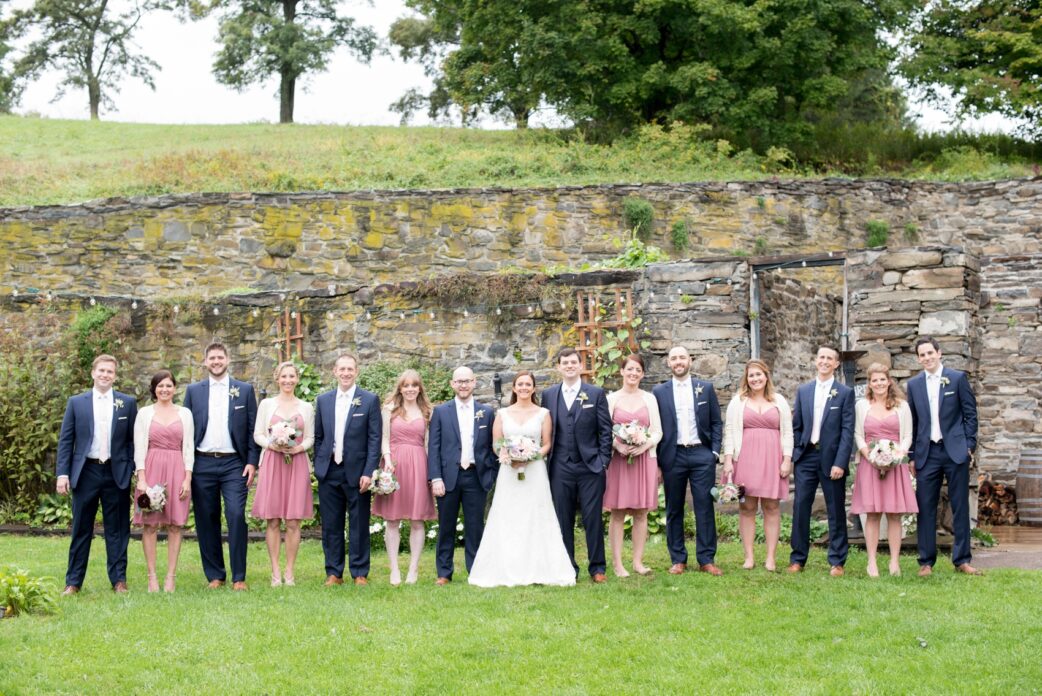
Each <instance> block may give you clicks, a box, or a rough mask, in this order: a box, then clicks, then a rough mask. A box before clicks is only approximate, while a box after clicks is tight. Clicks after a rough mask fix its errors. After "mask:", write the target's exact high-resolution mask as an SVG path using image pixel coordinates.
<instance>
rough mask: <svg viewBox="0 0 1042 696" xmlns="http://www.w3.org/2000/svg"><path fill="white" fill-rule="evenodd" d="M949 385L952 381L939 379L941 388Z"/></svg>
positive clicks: (944, 378) (943, 378)
mask: <svg viewBox="0 0 1042 696" xmlns="http://www.w3.org/2000/svg"><path fill="white" fill-rule="evenodd" d="M951 383H952V381H951V380H950V379H948V378H947V377H941V386H942V387H947V386H948V385H949V384H951Z"/></svg>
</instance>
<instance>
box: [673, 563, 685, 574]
mask: <svg viewBox="0 0 1042 696" xmlns="http://www.w3.org/2000/svg"><path fill="white" fill-rule="evenodd" d="M685 570H687V563H674V564H673V565H671V566H670V567H669V574H670V575H683V574H684V571H685Z"/></svg>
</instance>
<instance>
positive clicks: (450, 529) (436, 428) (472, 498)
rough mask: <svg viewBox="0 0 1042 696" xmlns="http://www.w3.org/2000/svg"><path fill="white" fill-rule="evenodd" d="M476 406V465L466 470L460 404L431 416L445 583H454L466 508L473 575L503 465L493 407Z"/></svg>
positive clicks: (431, 473)
mask: <svg viewBox="0 0 1042 696" xmlns="http://www.w3.org/2000/svg"><path fill="white" fill-rule="evenodd" d="M471 403H473V404H474V439H473V445H474V466H472V467H470V468H469V469H467V470H466V471H464V470H463V469H462V468H461V467H460V459H461V458H462V454H463V444H462V441H461V439H460V428H459V418H457V416H456V400H455V399H453V400H452V401H449V402H446V403H444V404H441V405H440V406H438V407H436V408H435V409H434V412H433V413H431V428H430V433H429V435H428V437H427V479H428V480H429V481H433V480H435V479H441V480H442V482H443V483H444V484H445V495H443V496H441V497H440V498H438V549H437V554H436V557H435V558H436V565H437V569H438V577H439V578H449V579H450V580H451V579H452V572H453V569H454V564H453V550H454V549H455V546H456V520H457V519H458V518H459V512H460V507H462V508H463V552H464V554H463V558H464V561H465V563H466V565H467V572H468V573H469V572H470V568H471V566H473V565H474V556H476V555H477V553H478V546H479V545H480V544H481V537H482V536H483V535H484V533H485V503H486V500H487V498H488V492H489V491H490V490H492V484H493V483H494V482H495V480H496V472H497V471H498V470H499V462H498V460H497V459H496V456H495V454H494V453H493V451H492V421H493V419H494V418H495V412H494V411H493V410H492V407H491V406H485V405H483V404H479V403H477V402H476V401H472V402H471Z"/></svg>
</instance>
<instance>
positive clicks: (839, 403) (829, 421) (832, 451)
mask: <svg viewBox="0 0 1042 696" xmlns="http://www.w3.org/2000/svg"><path fill="white" fill-rule="evenodd" d="M816 388H817V380H814V381H812V382H807V383H805V384H801V385H800V386H799V388H798V389H797V390H796V403H795V405H794V406H793V413H792V439H793V448H792V463H793V466H795V465H796V464H798V463H799V461H800V459H802V458H803V454H804V453H805V452H806V451H807V450H809V449H810V448H811V444H810V436H811V434H812V433H813V430H814V390H815V389H816ZM832 391H834V392H836V395H835V396H831V395H830V396H829V397H828V398H827V399H826V400H825V410H824V411H823V412H822V414H821V432H820V434H819V435H820V436H819V438H818V445H819V446H820V447H821V472H822V474H823V475H824V476H828V475H829V472H830V471H831V470H832V467H834V466H838V467H839V468H840V469H842V470H843V471H844V472H849V471H850V451H851V450H852V449H853V448H854V390H853V389H851V388H850V387H848V386H846V385H845V384H840V383H839V380H836V379H833V380H832Z"/></svg>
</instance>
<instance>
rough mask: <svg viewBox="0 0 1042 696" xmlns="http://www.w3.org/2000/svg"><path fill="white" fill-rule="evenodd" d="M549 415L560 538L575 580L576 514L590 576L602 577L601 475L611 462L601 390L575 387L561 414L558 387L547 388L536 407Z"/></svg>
mask: <svg viewBox="0 0 1042 696" xmlns="http://www.w3.org/2000/svg"><path fill="white" fill-rule="evenodd" d="M540 403H541V404H542V405H543V406H544V407H545V408H546V409H547V410H549V411H550V418H551V420H552V422H553V424H554V436H553V444H552V446H551V448H550V457H549V459H548V460H547V461H548V463H549V475H550V494H551V495H552V496H553V500H554V510H555V511H556V512H557V522H558V524H560V525H561V537H562V538H563V539H564V547H565V548H566V549H567V550H568V556H569V557H570V558H571V559H572V567H573V568H575V573H576V575H578V574H579V565H578V564H577V563H576V562H575V512H576V508H578V509H579V511H580V513H581V514H582V521H583V528H584V529H585V530H586V551H587V558H588V560H589V564H588V569H589V573H590V575H591V576H592V575H597V574H599V573H604V571H605V569H606V567H607V566H606V563H605V560H604V518H603V517H602V516H601V511H602V504H603V502H604V486H605V483H606V481H607V475H606V474H605V472H606V471H607V469H608V464H609V463H610V462H611V440H612V432H611V415H610V414H609V413H608V398H607V396H605V394H604V390H603V389H601V388H600V387H595V386H593V385H592V384H587V383H586V382H580V383H579V392H578V394H577V395H576V397H575V400H574V401H573V402H572V408H571V409H570V410H569V409H567V408H565V402H564V394H563V393H562V389H561V385H560V384H555V385H553V386H552V387H549V388H547V389H546V390H545V391H544V392H543V395H542V401H541V402H540Z"/></svg>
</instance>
